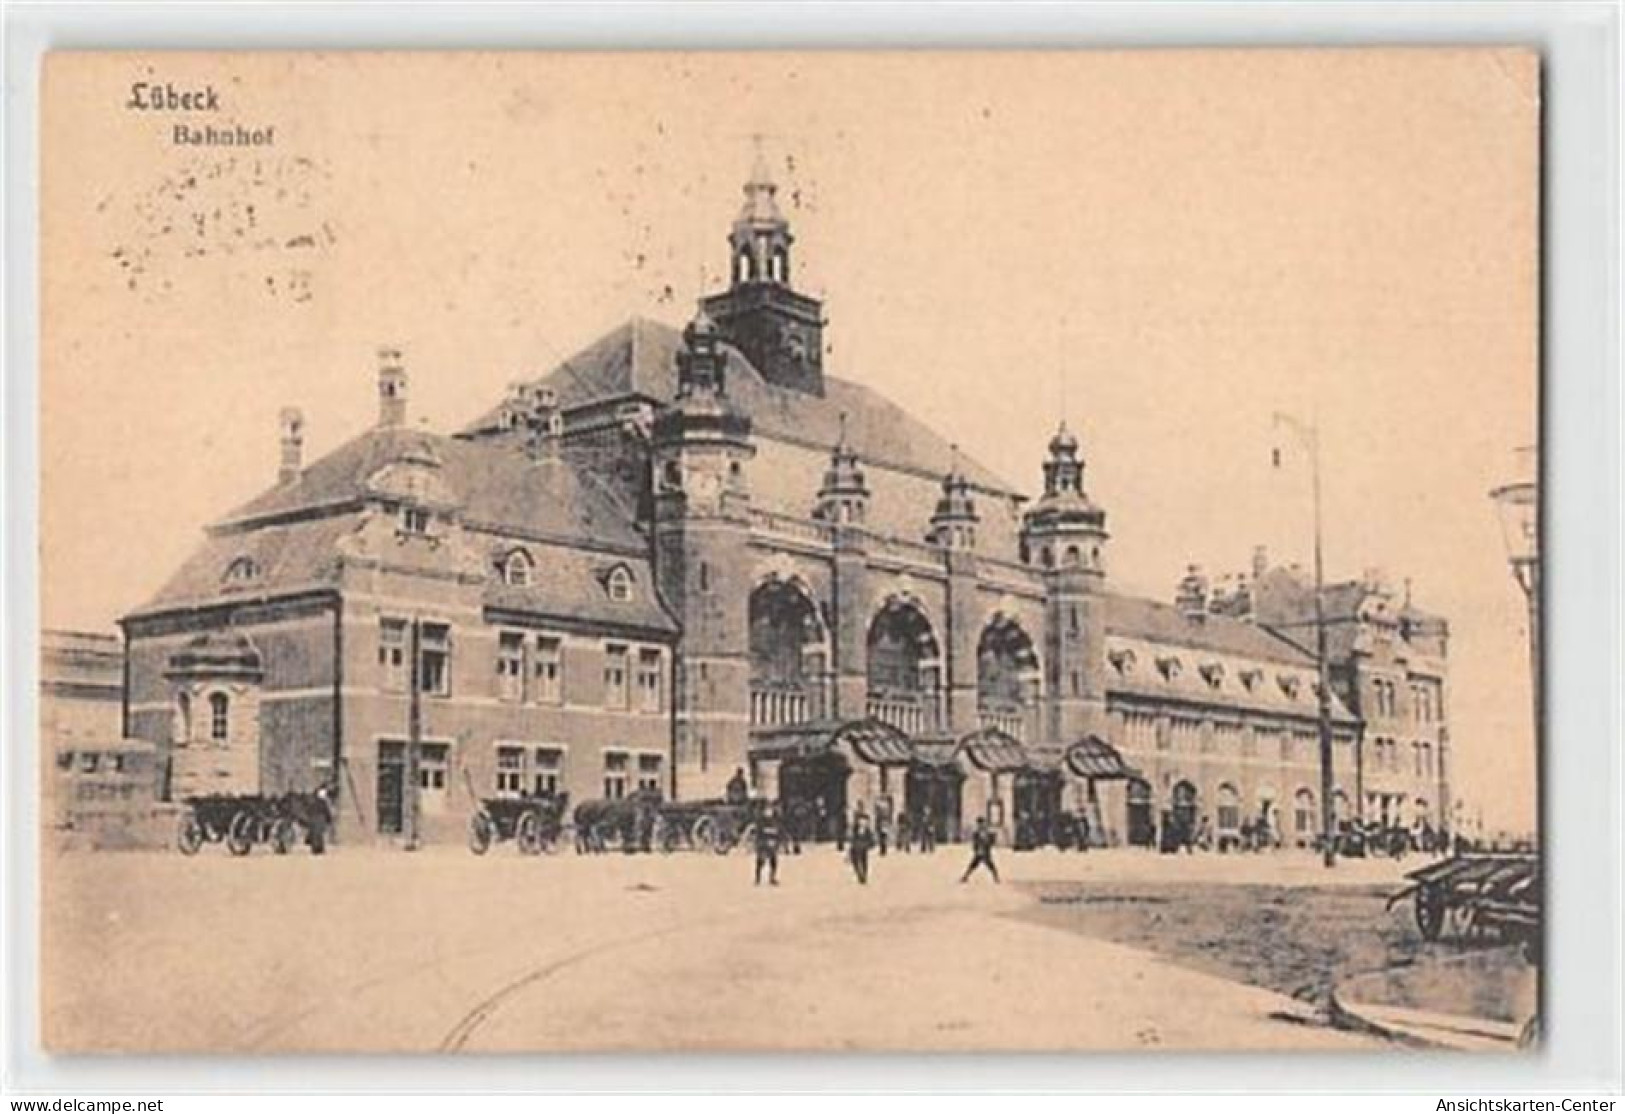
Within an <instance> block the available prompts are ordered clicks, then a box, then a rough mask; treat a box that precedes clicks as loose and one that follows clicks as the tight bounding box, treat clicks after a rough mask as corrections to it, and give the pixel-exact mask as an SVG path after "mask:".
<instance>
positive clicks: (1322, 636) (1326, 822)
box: [1309, 426, 1337, 867]
mask: <svg viewBox="0 0 1625 1114" xmlns="http://www.w3.org/2000/svg"><path fill="white" fill-rule="evenodd" d="M1309 471H1310V474H1311V479H1312V484H1313V487H1314V504H1315V669H1316V672H1317V673H1318V675H1319V684H1318V685H1317V686H1316V692H1317V695H1318V698H1319V714H1320V828H1321V831H1323V832H1325V833H1326V838H1325V840H1324V841H1323V842H1324V846H1323V847H1322V849H1321V856H1322V859H1323V861H1324V862H1325V864H1326V865H1327V866H1328V867H1333V866H1336V865H1337V840H1336V835H1337V833H1336V830H1335V828H1334V825H1335V824H1336V823H1337V814H1336V810H1335V809H1334V808H1333V807H1332V793H1333V784H1332V783H1333V778H1332V758H1333V753H1334V752H1333V749H1332V686H1331V670H1330V668H1329V667H1328V665H1327V662H1326V566H1325V560H1324V557H1323V554H1322V544H1321V522H1320V429H1319V427H1317V426H1310V427H1309Z"/></svg>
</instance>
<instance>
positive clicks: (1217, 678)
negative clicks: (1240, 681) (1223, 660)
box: [1198, 661, 1224, 689]
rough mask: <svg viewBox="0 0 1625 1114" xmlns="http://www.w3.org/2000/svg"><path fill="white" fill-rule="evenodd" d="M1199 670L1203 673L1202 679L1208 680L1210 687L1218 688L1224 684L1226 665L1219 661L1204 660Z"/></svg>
mask: <svg viewBox="0 0 1625 1114" xmlns="http://www.w3.org/2000/svg"><path fill="white" fill-rule="evenodd" d="M1198 672H1200V673H1201V674H1202V680H1204V681H1206V682H1207V687H1208V688H1210V689H1216V688H1218V687H1219V686H1221V685H1223V684H1224V666H1223V665H1221V664H1220V663H1219V662H1216V661H1209V662H1203V663H1202V665H1201V667H1200V668H1199V670H1198Z"/></svg>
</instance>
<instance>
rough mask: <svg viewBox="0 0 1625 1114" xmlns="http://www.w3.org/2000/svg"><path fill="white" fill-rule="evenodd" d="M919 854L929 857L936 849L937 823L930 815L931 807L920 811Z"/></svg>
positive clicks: (927, 806) (928, 806)
mask: <svg viewBox="0 0 1625 1114" xmlns="http://www.w3.org/2000/svg"><path fill="white" fill-rule="evenodd" d="M919 837H920V854H922V855H929V854H931V853H932V852H933V851H935V850H936V849H937V821H936V817H934V816H932V815H931V806H930V805H926V806H925V807H924V808H922V809H921V810H920V824H919Z"/></svg>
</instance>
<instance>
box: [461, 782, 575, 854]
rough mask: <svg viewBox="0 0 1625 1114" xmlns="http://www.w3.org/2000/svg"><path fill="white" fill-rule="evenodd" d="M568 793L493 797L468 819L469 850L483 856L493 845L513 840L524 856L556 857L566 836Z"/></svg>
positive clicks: (482, 802) (482, 803)
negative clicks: (545, 855)
mask: <svg viewBox="0 0 1625 1114" xmlns="http://www.w3.org/2000/svg"><path fill="white" fill-rule="evenodd" d="M569 805H570V795H569V794H568V793H548V794H543V795H541V796H535V797H490V798H487V799H485V800H482V801H481V802H480V807H479V809H478V810H477V811H476V812H475V813H474V815H473V816H471V817H469V819H468V849H469V850H470V851H472V852H474V854H476V855H483V854H485V853H486V852H487V851H489V850H490V849H491V845H492V844H493V843H503V842H506V841H508V840H513V841H514V843H515V844H517V845H518V847H519V851H520V853H521V854H524V855H541V854H544V853H545V854H549V855H551V854H553V853H554V852H556V851H558V849H559V847H560V846H561V844H562V841H563V836H564V818H565V816H566V814H567V812H568V809H569Z"/></svg>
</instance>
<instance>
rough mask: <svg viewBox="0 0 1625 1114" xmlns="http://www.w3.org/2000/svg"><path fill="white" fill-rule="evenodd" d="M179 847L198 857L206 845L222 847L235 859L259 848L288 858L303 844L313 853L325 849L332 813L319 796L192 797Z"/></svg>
mask: <svg viewBox="0 0 1625 1114" xmlns="http://www.w3.org/2000/svg"><path fill="white" fill-rule="evenodd" d="M183 803H184V806H185V807H184V809H183V811H182V812H181V816H180V823H179V826H178V828H177V830H176V834H175V846H176V847H177V848H178V849H179V850H180V852H181V854H183V855H195V854H197V853H198V851H199V849H201V848H202V846H203V845H204V844H205V843H224V844H225V845H226V849H227V850H228V851H230V852H231V853H232V854H233V855H246V854H248V853H249V852H250V851H252V850H253V849H254V847H255V846H256V845H258V844H262V843H263V844H269V845H270V847H271V849H272V850H273V851H275V852H276V853H277V854H278V855H286V854H287V853H288V852H289V851H291V850H293V848H294V846H295V845H296V844H298V843H300V842H301V841H303V842H304V843H306V844H308V845H309V846H310V851H311V854H313V855H320V854H322V853H323V852H324V851H326V850H327V831H328V828H330V827H331V826H332V823H333V814H332V810H331V809H330V808H329V806H328V803H327V799H326V798H325V797H324V796H322V795H321V794H320V793H284V794H281V795H280V796H275V797H267V796H262V795H260V794H257V793H255V794H241V795H238V794H231V793H213V794H208V795H205V796H199V797H188V798H187V799H186V800H185V801H184V802H183Z"/></svg>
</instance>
